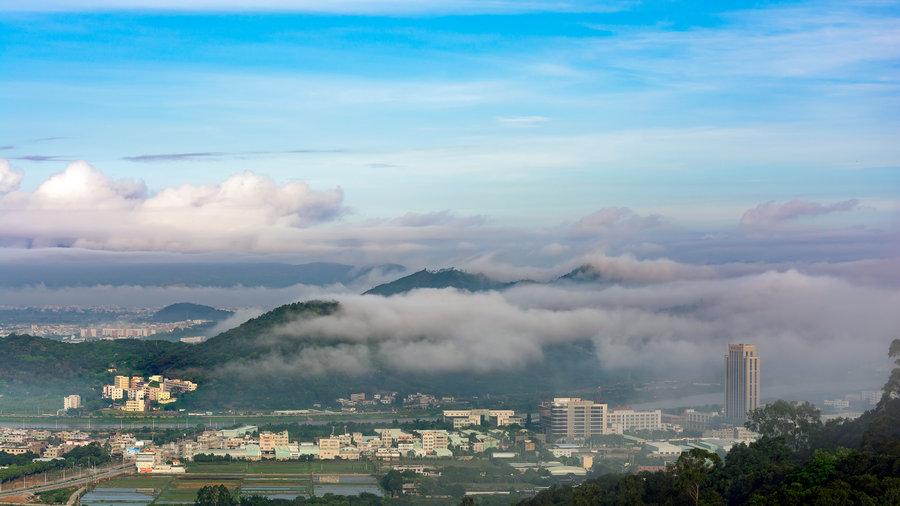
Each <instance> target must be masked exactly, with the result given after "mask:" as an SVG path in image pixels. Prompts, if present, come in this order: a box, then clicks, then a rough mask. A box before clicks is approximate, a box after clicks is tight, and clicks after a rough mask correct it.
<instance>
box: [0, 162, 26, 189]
mask: <svg viewBox="0 0 900 506" xmlns="http://www.w3.org/2000/svg"><path fill="white" fill-rule="evenodd" d="M21 183H22V173H21V172H17V171H15V170H13V168H12V166H11V165H10V164H9V162H8V161H6V160H0V195H2V194H4V193H9V192H11V191H15V190H18V189H19V184H21Z"/></svg>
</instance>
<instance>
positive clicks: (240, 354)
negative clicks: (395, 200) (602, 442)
mask: <svg viewBox="0 0 900 506" xmlns="http://www.w3.org/2000/svg"><path fill="white" fill-rule="evenodd" d="M337 311H340V306H339V304H338V303H337V302H331V301H310V302H303V303H294V304H288V305H285V306H281V307H278V308H276V309H274V310H272V311H270V312H268V313H265V314H263V315H261V316H259V317H257V318H254V319H252V320H249V321H247V322H245V323H244V324H242V325H240V326H238V327H236V328H234V329H231V330H229V331H227V332H224V333H222V334H219V335H217V336H215V337H213V338H210V339H209V340H207V341H206V342H204V343H201V344H197V345H184V344H181V343H170V342H163V341H138V340H117V341H95V342H88V343H79V344H66V343H61V342H56V341H50V340H47V339H42V338H37V337H30V336H8V337H6V338H0V356H3V357H8V359H7V360H4V361H0V395H9V396H16V395H23V392H32V393H33V392H35V391H38V390H40V389H45V390H50V391H53V392H54V393H56V392H58V393H64V392H67V393H84V394H85V395H88V396H90V395H93V396H95V397H97V398H99V388H100V386H101V385H102V384H103V383H106V382H109V381H110V380H111V378H112V374H113V373H111V372H107V369H110V368H115V369H116V371H118V373H119V374H123V373H124V374H132V373H136V374H144V375H148V374H164V375H166V376H169V377H179V378H185V379H191V380H194V381H197V382H198V383H199V384H200V388H199V390H198V391H196V392H193V393H192V394H190V395H187V396H185V397H184V398H183V399H182V400H181V401H179V403H178V404H177V405H176V407H190V408H205V409H216V410H218V409H227V408H234V409H247V408H258V409H289V408H299V407H308V406H310V405H311V404H312V403H315V402H326V403H331V402H333V401H334V399H336V398H338V397H342V396H346V395H347V394H348V393H349V392H351V391H359V390H361V389H362V390H366V391H373V390H391V391H397V392H400V393H401V394H404V393H414V392H429V393H433V394H436V395H464V396H470V395H498V394H502V395H504V396H506V397H512V398H518V399H522V401H523V403H525V404H531V403H533V402H535V401H536V400H537V399H539V398H541V397H544V396H547V395H553V394H554V393H558V392H559V391H566V392H578V391H579V390H582V391H584V392H588V393H590V392H592V391H594V390H595V389H596V388H597V386H598V385H601V384H612V379H613V377H612V376H608V375H607V374H606V373H605V372H604V371H602V370H601V368H599V367H597V360H596V358H595V357H596V355H595V350H594V348H593V344H592V342H591V341H590V340H589V339H585V340H584V341H580V342H569V343H563V344H557V345H553V346H548V347H546V348H545V349H544V350H543V360H541V361H538V362H534V363H529V364H527V365H523V366H522V367H520V368H512V369H507V370H498V371H488V372H468V373H466V374H459V373H456V372H447V373H444V372H435V373H410V372H404V371H400V370H398V369H397V368H396V367H395V366H393V365H391V364H387V363H385V357H384V356H383V355H382V354H381V352H380V350H379V349H378V341H377V340H372V341H369V342H359V341H341V340H339V339H335V338H333V337H330V336H317V335H298V334H297V333H296V332H290V333H287V332H284V331H283V329H284V327H285V326H286V325H290V324H291V323H294V322H297V321H299V320H303V319H307V318H315V317H318V316H322V315H329V314H333V313H335V312H337ZM360 347H366V349H365V350H364V352H365V355H366V356H367V357H368V359H369V367H367V368H365V369H364V370H354V369H353V367H352V363H349V362H348V365H346V366H344V365H342V364H344V363H345V359H346V358H347V356H348V354H347V349H350V348H353V349H354V350H356V353H357V354H359V353H361V351H360ZM326 362H328V364H327V365H329V367H327V368H320V367H319V366H320V365H321V364H322V363H326ZM627 388H630V387H624V386H623V385H622V384H621V383H620V384H619V385H618V386H617V387H615V388H613V389H606V390H604V395H605V397H606V398H607V399H609V400H610V402H616V400H617V396H619V394H622V396H621V398H619V399H618V401H619V402H623V401H624V400H626V399H624V397H623V396H624V394H625V393H630V391H627ZM617 389H618V390H617ZM617 392H618V393H617Z"/></svg>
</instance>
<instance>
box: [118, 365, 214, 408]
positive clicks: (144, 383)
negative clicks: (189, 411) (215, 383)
mask: <svg viewBox="0 0 900 506" xmlns="http://www.w3.org/2000/svg"><path fill="white" fill-rule="evenodd" d="M194 390H197V384H196V383H194V382H192V381H187V380H182V379H173V378H165V377H163V376H162V375H158V374H156V375H153V376H150V377H148V378H147V379H146V380H144V377H143V376H131V377H128V376H122V375H119V376H116V377H115V378H113V382H112V384H111V385H104V386H103V398H104V399H110V400H112V401H124V402H122V403H120V404H117V405H116V406H117V407H118V408H119V409H120V410H122V411H125V412H129V413H137V412H142V411H146V410H147V409H148V408H150V407H151V406H152V405H154V404H156V405H160V406H164V405H166V404H171V403H173V402H176V401H177V400H178V398H177V397H175V395H173V394H180V393H184V392H193V391H194Z"/></svg>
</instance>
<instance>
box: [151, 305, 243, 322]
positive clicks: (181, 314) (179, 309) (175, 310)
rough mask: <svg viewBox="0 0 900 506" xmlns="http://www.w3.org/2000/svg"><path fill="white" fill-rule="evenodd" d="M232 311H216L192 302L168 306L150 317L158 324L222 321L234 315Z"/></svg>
mask: <svg viewBox="0 0 900 506" xmlns="http://www.w3.org/2000/svg"><path fill="white" fill-rule="evenodd" d="M233 314H234V313H232V312H231V311H226V310H224V309H216V308H214V307H210V306H204V305H202V304H192V303H190V302H178V303H176V304H171V305H169V306H166V307H164V308H162V309H160V310H159V311H157V312H156V313H154V314H153V316H151V317H150V321H153V322H156V323H171V322H181V321H185V320H209V321H220V320H224V319H226V318H228V317H229V316H231V315H233Z"/></svg>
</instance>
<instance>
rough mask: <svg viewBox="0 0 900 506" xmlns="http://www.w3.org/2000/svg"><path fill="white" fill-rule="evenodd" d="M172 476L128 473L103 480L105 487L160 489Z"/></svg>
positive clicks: (167, 483)
mask: <svg viewBox="0 0 900 506" xmlns="http://www.w3.org/2000/svg"><path fill="white" fill-rule="evenodd" d="M173 479H174V478H173V477H171V476H146V475H139V474H135V475H130V476H122V477H119V478H115V479H112V480H109V481H106V482H103V485H102V486H103V487H105V488H152V489H155V490H162V489H163V488H165V487H167V486H168V485H169V483H170V482H171V481H172V480H173Z"/></svg>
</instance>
